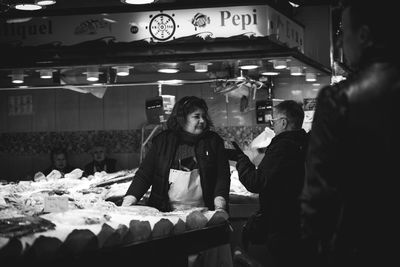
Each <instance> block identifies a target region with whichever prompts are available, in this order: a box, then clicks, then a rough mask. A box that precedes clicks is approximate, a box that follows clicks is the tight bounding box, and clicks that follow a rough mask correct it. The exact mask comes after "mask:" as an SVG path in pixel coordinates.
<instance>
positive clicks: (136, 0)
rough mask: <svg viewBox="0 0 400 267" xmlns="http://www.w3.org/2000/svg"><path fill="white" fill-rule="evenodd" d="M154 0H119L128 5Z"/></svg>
mask: <svg viewBox="0 0 400 267" xmlns="http://www.w3.org/2000/svg"><path fill="white" fill-rule="evenodd" d="M155 1H156V0H121V2H122V3H124V4H130V5H145V4H151V3H154V2H155Z"/></svg>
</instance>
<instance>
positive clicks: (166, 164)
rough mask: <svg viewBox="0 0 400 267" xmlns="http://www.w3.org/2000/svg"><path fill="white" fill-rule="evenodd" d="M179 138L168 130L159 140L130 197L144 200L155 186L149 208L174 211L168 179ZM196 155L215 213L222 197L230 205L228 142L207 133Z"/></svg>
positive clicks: (155, 140) (206, 200)
mask: <svg viewBox="0 0 400 267" xmlns="http://www.w3.org/2000/svg"><path fill="white" fill-rule="evenodd" d="M178 144H179V134H178V133H177V132H175V131H171V130H165V131H163V132H161V133H160V134H158V135H157V136H155V137H154V138H153V140H152V145H151V148H150V150H149V152H148V154H147V155H146V157H145V159H144V160H143V162H142V163H141V164H140V166H139V169H138V170H137V172H136V174H135V177H134V178H133V181H132V183H131V185H130V186H129V188H128V191H127V192H126V195H133V196H135V197H136V199H138V200H140V199H141V198H142V196H143V195H144V194H145V193H146V192H147V190H148V189H149V188H150V186H152V188H151V193H150V197H149V200H148V203H147V205H149V206H152V207H155V208H157V209H159V210H160V211H164V212H165V211H170V210H171V207H170V204H169V198H168V189H169V185H168V179H169V170H170V168H171V165H172V162H173V160H174V156H175V153H176V149H177V147H178ZM194 150H195V154H196V159H197V161H198V165H199V172H200V182H201V187H202V190H203V199H204V203H205V206H206V207H208V208H209V209H210V210H214V198H215V197H216V196H222V197H223V198H224V199H225V200H226V202H227V203H228V201H229V189H230V170H229V161H228V157H227V154H226V151H225V148H224V141H223V140H222V138H221V137H220V136H219V135H218V134H217V133H215V132H213V131H206V132H204V133H203V134H202V135H201V137H200V138H199V140H198V141H197V143H196V144H195V148H194Z"/></svg>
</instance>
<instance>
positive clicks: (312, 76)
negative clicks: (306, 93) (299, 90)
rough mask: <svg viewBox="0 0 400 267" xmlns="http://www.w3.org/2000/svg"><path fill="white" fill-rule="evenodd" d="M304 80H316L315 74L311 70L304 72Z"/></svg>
mask: <svg viewBox="0 0 400 267" xmlns="http://www.w3.org/2000/svg"><path fill="white" fill-rule="evenodd" d="M306 81H307V82H315V81H317V75H316V74H315V73H313V72H306Z"/></svg>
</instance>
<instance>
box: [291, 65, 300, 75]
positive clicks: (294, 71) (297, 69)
mask: <svg viewBox="0 0 400 267" xmlns="http://www.w3.org/2000/svg"><path fill="white" fill-rule="evenodd" d="M290 75H292V76H300V75H303V70H302V68H300V67H297V66H292V67H290Z"/></svg>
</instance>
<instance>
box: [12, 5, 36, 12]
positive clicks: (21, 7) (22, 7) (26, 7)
mask: <svg viewBox="0 0 400 267" xmlns="http://www.w3.org/2000/svg"><path fill="white" fill-rule="evenodd" d="M15 9H18V10H24V11H32V10H39V9H42V7H41V6H39V5H34V4H17V5H15Z"/></svg>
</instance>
